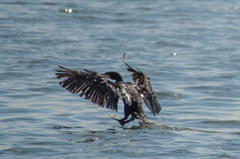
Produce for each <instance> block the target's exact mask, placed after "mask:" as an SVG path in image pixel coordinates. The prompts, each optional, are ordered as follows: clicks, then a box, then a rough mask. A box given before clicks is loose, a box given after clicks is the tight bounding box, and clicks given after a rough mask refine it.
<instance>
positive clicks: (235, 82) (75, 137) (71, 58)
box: [0, 0, 240, 159]
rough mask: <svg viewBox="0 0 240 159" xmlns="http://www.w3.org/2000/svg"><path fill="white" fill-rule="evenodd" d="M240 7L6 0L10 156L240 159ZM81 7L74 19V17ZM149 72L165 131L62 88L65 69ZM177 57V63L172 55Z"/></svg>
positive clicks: (5, 103) (3, 28) (3, 34)
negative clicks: (58, 73)
mask: <svg viewBox="0 0 240 159" xmlns="http://www.w3.org/2000/svg"><path fill="white" fill-rule="evenodd" d="M239 7H240V2H239V1H236V0H229V1H207V0H203V1H193V0H192V1H191V0H182V1H174V0H171V1H170V0H168V1H152V0H151V1H134V0H123V1H118V0H111V1H110V0H100V1H95V0H90V1H82V0H71V1H62V0H61V1H60V0H58V1H57V0H52V1H50V2H49V1H45V0H38V1H32V0H25V1H21V0H18V1H17V0H10V1H9V0H2V1H1V2H0V11H1V12H0V158H41V159H42V158H59V159H69V158H106V159H108V158H239V156H240V115H239V114H240V86H239V85H240V72H239V70H240V51H239V50H240V43H239V41H240V29H239V28H240V20H239V19H240V8H239ZM69 8H72V12H71V13H69V12H66V11H65V9H67V11H68V10H69ZM123 53H126V54H127V56H126V59H127V62H128V63H129V64H131V65H132V66H135V67H138V68H139V69H141V70H142V71H144V72H146V73H147V74H148V75H149V76H150V77H151V80H152V86H153V88H154V90H155V91H156V94H157V97H158V100H159V102H160V103H161V106H162V111H161V113H160V114H158V115H157V116H155V117H154V116H152V115H151V113H150V112H149V111H148V110H147V108H146V107H144V109H145V113H146V115H147V116H148V117H149V119H150V120H153V121H155V122H156V124H155V125H150V126H147V127H139V126H138V122H137V121H135V122H132V123H130V124H128V125H126V126H125V127H120V125H119V124H118V123H117V122H116V121H114V120H112V119H110V118H109V117H108V115H109V114H111V115H117V116H119V117H121V116H123V110H122V108H123V107H122V102H120V104H119V112H112V111H110V110H107V109H105V108H100V107H98V106H96V105H94V104H92V103H90V102H89V101H85V100H83V99H81V98H79V97H78V96H77V95H72V94H70V93H68V92H67V91H65V90H64V89H63V88H61V87H60V86H59V85H58V82H59V80H57V79H56V78H55V75H54V73H55V70H56V69H57V65H63V66H65V67H69V68H72V69H80V68H87V69H90V70H94V71H99V72H106V71H112V70H113V71H118V72H121V74H122V75H123V77H124V79H125V81H131V77H130V74H129V72H127V71H126V66H125V65H124V64H123V63H122V61H121V59H120V58H121V57H122V55H123ZM174 53H175V54H174Z"/></svg>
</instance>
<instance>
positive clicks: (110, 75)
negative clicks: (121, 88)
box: [103, 72, 123, 82]
mask: <svg viewBox="0 0 240 159" xmlns="http://www.w3.org/2000/svg"><path fill="white" fill-rule="evenodd" d="M103 76H104V77H105V78H109V79H112V80H116V82H120V81H123V79H122V76H121V75H120V73H118V72H105V73H104V74H103Z"/></svg>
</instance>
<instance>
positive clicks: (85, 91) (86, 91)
mask: <svg viewBox="0 0 240 159" xmlns="http://www.w3.org/2000/svg"><path fill="white" fill-rule="evenodd" d="M122 60H123V62H124V63H125V64H126V65H127V66H128V70H129V71H130V72H132V76H133V80H134V82H135V83H130V82H124V81H123V79H122V76H121V75H120V74H119V73H117V72H106V73H104V74H100V73H98V72H94V71H90V70H86V69H84V70H83V71H74V70H71V69H67V68H64V67H61V66H59V68H61V70H57V73H56V75H57V78H65V80H63V81H61V82H60V83H59V84H60V85H61V86H62V87H63V88H66V89H67V90H68V91H69V92H71V93H73V94H78V93H80V97H82V96H84V98H85V99H89V100H90V101H91V102H92V103H94V104H98V105H99V106H102V107H104V106H106V108H109V109H112V110H116V111H117V110H118V105H117V104H118V99H119V98H121V99H122V100H123V103H124V118H122V119H118V118H117V117H112V116H111V118H113V119H114V120H117V121H118V122H119V123H120V124H121V125H122V126H123V125H124V124H126V123H128V122H131V121H133V120H134V119H136V118H137V119H139V123H140V124H143V123H144V122H146V121H147V118H146V116H145V115H144V111H143V108H142V99H143V101H144V102H145V104H146V105H147V106H148V108H149V109H150V110H151V112H152V113H153V114H154V115H155V114H157V113H159V112H160V110H161V107H160V104H159V103H158V101H157V99H156V96H155V94H154V92H153V91H152V87H151V85H150V81H149V78H148V77H147V76H146V75H145V74H144V73H142V72H141V71H136V70H135V69H133V68H132V67H130V66H129V65H128V64H127V63H126V62H125V58H124V56H123V59H122ZM107 78H110V79H112V80H115V82H112V81H110V80H107ZM136 81H137V83H136ZM129 116H130V119H128V118H129Z"/></svg>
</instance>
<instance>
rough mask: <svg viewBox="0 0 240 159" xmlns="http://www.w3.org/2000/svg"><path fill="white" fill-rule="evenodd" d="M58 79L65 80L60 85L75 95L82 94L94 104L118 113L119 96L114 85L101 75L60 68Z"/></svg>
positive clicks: (57, 74) (87, 71)
mask: <svg viewBox="0 0 240 159" xmlns="http://www.w3.org/2000/svg"><path fill="white" fill-rule="evenodd" d="M59 68H60V70H56V71H57V73H56V76H57V78H65V79H64V80H63V81H61V82H59V84H60V85H61V86H62V87H63V88H66V90H68V91H69V92H71V93H73V94H78V93H80V97H82V96H84V98H85V99H89V100H90V101H91V102H92V103H94V104H98V105H99V106H102V107H104V106H106V108H109V109H112V110H116V111H117V103H118V95H117V92H116V91H115V90H116V89H115V86H114V83H112V82H111V81H108V80H106V79H105V78H104V77H103V76H102V75H101V74H100V73H98V72H94V71H89V70H86V69H84V70H83V71H75V70H71V69H67V68H64V67H62V66H59Z"/></svg>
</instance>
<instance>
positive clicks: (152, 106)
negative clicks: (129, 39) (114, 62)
mask: <svg viewBox="0 0 240 159" xmlns="http://www.w3.org/2000/svg"><path fill="white" fill-rule="evenodd" d="M122 61H123V62H124V64H125V65H127V67H128V68H127V70H128V71H129V72H131V73H132V79H133V81H134V82H135V83H137V86H138V88H139V90H140V93H141V98H142V99H143V101H144V103H145V104H146V105H147V107H148V109H149V110H150V111H151V112H152V114H153V115H155V114H157V113H159V112H160V111H161V106H160V104H159V103H158V100H157V97H156V95H155V92H154V91H153V90H152V86H151V84H150V78H149V77H147V75H146V74H145V73H143V72H142V71H140V70H139V69H137V70H135V69H134V68H132V67H131V66H130V65H129V64H127V63H126V61H125V54H124V55H123V58H122Z"/></svg>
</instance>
